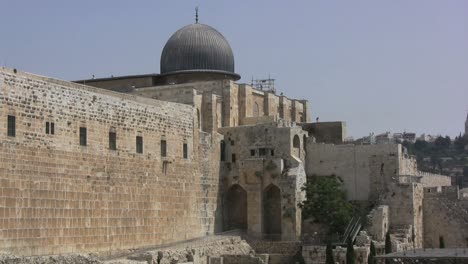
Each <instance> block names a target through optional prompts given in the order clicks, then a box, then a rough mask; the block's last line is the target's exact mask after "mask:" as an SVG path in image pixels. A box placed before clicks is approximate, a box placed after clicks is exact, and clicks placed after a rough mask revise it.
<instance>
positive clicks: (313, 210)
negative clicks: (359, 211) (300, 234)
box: [299, 175, 353, 235]
mask: <svg viewBox="0 0 468 264" xmlns="http://www.w3.org/2000/svg"><path fill="white" fill-rule="evenodd" d="M302 189H303V190H305V192H306V200H305V201H304V202H302V203H301V204H299V206H300V207H301V208H302V215H303V216H304V217H305V218H308V217H313V218H314V221H315V222H317V223H321V224H325V225H327V227H328V234H329V235H335V234H342V233H344V231H345V229H346V226H347V224H348V223H349V221H350V220H351V218H352V215H353V206H352V205H351V203H349V202H348V201H347V200H346V192H345V191H344V190H343V188H342V183H340V182H339V181H338V179H337V177H336V176H334V175H332V176H316V175H314V176H313V177H312V178H311V179H310V181H308V182H307V183H306V184H305V185H304V187H303V188H302Z"/></svg>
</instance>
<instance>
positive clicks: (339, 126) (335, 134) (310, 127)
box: [302, 122, 346, 144]
mask: <svg viewBox="0 0 468 264" xmlns="http://www.w3.org/2000/svg"><path fill="white" fill-rule="evenodd" d="M302 127H303V128H304V130H307V131H308V132H309V134H310V135H312V136H313V137H314V138H315V140H316V142H317V143H327V144H342V143H343V142H344V140H345V138H346V123H345V122H315V123H305V124H302Z"/></svg>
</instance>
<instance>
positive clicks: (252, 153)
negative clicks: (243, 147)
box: [250, 149, 255, 157]
mask: <svg viewBox="0 0 468 264" xmlns="http://www.w3.org/2000/svg"><path fill="white" fill-rule="evenodd" d="M250 156H252V157H253V156H255V149H251V150H250Z"/></svg>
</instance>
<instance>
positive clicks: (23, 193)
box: [0, 69, 219, 255]
mask: <svg viewBox="0 0 468 264" xmlns="http://www.w3.org/2000/svg"><path fill="white" fill-rule="evenodd" d="M7 115H13V116H15V117H16V136H15V137H8V136H7V126H6V121H2V122H1V123H2V124H4V125H2V126H0V194H1V196H0V222H1V225H0V232H1V239H0V250H2V251H4V252H9V253H12V254H16V255H48V254H63V253H72V252H103V251H106V252H111V253H112V252H118V251H120V250H124V249H132V248H138V247H146V246H151V245H158V244H166V243H171V242H177V241H184V240H187V239H191V238H195V237H201V236H204V235H206V234H210V233H213V232H214V229H215V213H216V211H217V202H218V195H219V193H218V183H219V171H218V169H219V164H216V163H213V162H212V161H213V160H215V159H219V143H217V142H216V141H217V140H219V139H218V138H217V136H216V135H215V136H214V137H212V136H211V135H208V134H206V133H202V132H199V131H198V129H195V127H194V120H195V119H194V117H195V109H194V108H193V107H192V106H188V105H183V104H176V103H170V102H162V101H157V100H152V99H147V98H141V97H136V96H132V95H126V94H119V93H115V92H110V91H106V90H101V89H96V88H93V87H87V86H83V85H78V84H74V83H69V82H64V81H60V80H54V79H49V78H45V77H39V76H35V75H31V74H27V73H21V72H16V73H14V72H13V71H12V70H8V69H1V70H0V120H7ZM46 122H53V123H54V124H55V131H54V132H55V133H54V134H53V135H52V134H47V133H46V132H45V125H46ZM80 127H86V129H87V145H86V146H81V145H80V140H79V138H80V137H79V130H80ZM110 131H113V132H116V134H117V142H116V143H117V150H111V149H109V132H110ZM136 136H141V137H143V153H136ZM161 140H166V142H167V157H161V146H160V144H161ZM213 141H214V142H213ZM218 142H219V141H218ZM183 143H186V144H187V146H188V158H183Z"/></svg>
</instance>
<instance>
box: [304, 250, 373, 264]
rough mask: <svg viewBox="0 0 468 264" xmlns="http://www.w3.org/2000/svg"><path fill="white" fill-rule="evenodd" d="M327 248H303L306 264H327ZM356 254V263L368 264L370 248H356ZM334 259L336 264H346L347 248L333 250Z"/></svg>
mask: <svg viewBox="0 0 468 264" xmlns="http://www.w3.org/2000/svg"><path fill="white" fill-rule="evenodd" d="M325 251H326V247H325V246H315V245H304V246H303V247H302V256H303V257H304V261H305V263H306V264H325V260H326V252H325ZM354 252H355V254H356V260H355V263H358V264H367V256H368V255H369V247H356V246H355V247H354ZM333 257H334V259H335V262H336V263H340V264H346V248H343V247H336V248H335V249H333Z"/></svg>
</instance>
